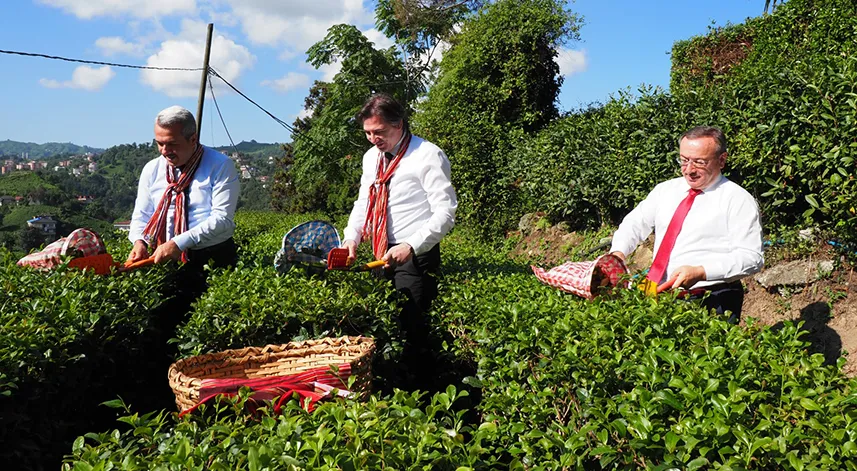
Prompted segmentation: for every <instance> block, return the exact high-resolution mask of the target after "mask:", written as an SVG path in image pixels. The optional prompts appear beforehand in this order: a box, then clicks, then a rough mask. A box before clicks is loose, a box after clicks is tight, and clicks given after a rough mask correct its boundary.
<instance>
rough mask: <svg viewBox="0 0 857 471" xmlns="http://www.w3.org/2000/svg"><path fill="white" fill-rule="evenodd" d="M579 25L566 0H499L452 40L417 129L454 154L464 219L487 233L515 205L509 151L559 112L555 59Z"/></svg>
mask: <svg viewBox="0 0 857 471" xmlns="http://www.w3.org/2000/svg"><path fill="white" fill-rule="evenodd" d="M578 27H579V20H578V18H577V16H576V15H574V14H573V13H571V12H569V11H567V10H565V2H562V1H553V0H533V1H523V2H522V1H499V2H496V3H493V4H490V5H488V6H487V7H485V8H484V9H483V10H482V11H480V12H479V14H477V15H476V17H475V18H472V19H470V20H469V21H467V22H465V23H464V24H463V26H462V30H461V32H460V33H458V34H456V35H455V36H453V37H452V38H451V39H450V44H451V47H450V49H449V50H448V51H447V52H446V53H445V54H444V57H443V61H442V62H441V64H440V72H439V76H438V79H437V82H436V83H435V84H434V85H433V86H432V88H431V90H430V91H429V94H428V98H427V100H426V101H425V102H424V103H422V104H420V114H419V115H418V116H417V119H416V122H417V133H418V134H421V135H422V136H423V137H425V138H427V139H428V140H430V141H432V142H434V143H436V144H438V145H439V146H440V147H441V148H442V149H444V150H445V151H446V152H447V154H448V155H449V157H450V161H451V164H452V178H453V184H454V185H455V188H456V191H457V192H458V196H459V200H460V208H459V212H458V214H459V215H460V219H461V220H462V221H464V222H465V223H467V222H470V223H476V224H479V225H480V227H482V228H483V229H484V230H485V231H486V232H489V233H490V232H495V233H496V232H497V231H498V230H499V229H503V228H505V227H507V226H508V225H509V222H510V218H508V217H507V214H508V212H510V211H516V209H517V208H515V204H514V198H515V190H514V186H513V184H514V182H513V181H512V180H511V179H510V178H509V175H508V174H507V173H506V172H505V168H506V166H507V160H508V155H509V151H510V150H511V148H512V147H513V144H514V143H515V142H516V141H518V140H520V139H524V138H525V137H526V136H527V134H528V133H532V132H535V131H537V130H539V129H541V128H542V127H544V126H545V125H546V124H547V123H549V122H550V121H551V120H552V119H554V118H555V117H556V116H557V109H556V103H555V102H556V98H557V94H558V92H559V87H560V85H561V83H562V81H561V77H560V76H559V67H558V66H557V64H556V62H555V61H554V58H555V57H556V55H557V48H558V47H559V46H560V45H562V44H563V43H564V42H566V41H568V40H571V39H574V38H576V35H577V29H578Z"/></svg>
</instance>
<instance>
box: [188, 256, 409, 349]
mask: <svg viewBox="0 0 857 471" xmlns="http://www.w3.org/2000/svg"><path fill="white" fill-rule="evenodd" d="M396 299H397V298H396V296H395V295H394V293H393V290H392V288H391V286H390V283H389V282H387V281H386V280H379V279H377V278H375V277H373V276H371V275H369V274H368V273H362V274H358V273H346V272H331V273H326V274H325V276H324V277H307V275H306V273H305V272H304V271H303V270H299V269H295V270H292V271H290V272H289V273H288V274H286V275H278V274H277V272H276V270H274V267H273V266H270V265H269V266H266V267H256V268H245V267H243V266H239V267H237V268H236V269H235V270H232V271H223V272H218V273H216V274H214V275H213V276H212V277H211V279H210V280H209V288H208V291H207V292H206V293H205V295H203V297H202V298H200V300H199V301H197V303H196V304H195V306H194V310H193V314H192V316H191V318H190V320H189V321H188V322H187V324H186V325H184V326H183V327H182V328H181V329H180V331H179V332H178V340H179V342H180V344H179V345H180V346H179V351H180V353H181V354H182V356H190V355H198V354H200V353H208V352H216V351H221V350H226V349H230V348H241V347H244V346H248V345H256V346H264V345H268V344H272V343H275V344H280V343H286V342H290V341H292V340H305V339H308V338H321V337H338V336H341V335H369V336H371V337H375V338H376V339H377V340H378V341H379V343H381V345H379V347H382V351H383V350H384V348H386V349H390V348H392V347H391V346H390V336H391V335H393V336H396V329H395V313H396V312H397V311H398V307H397V302H396ZM394 340H395V342H396V344H398V340H399V339H398V338H396V339H394Z"/></svg>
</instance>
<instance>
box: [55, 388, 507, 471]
mask: <svg viewBox="0 0 857 471" xmlns="http://www.w3.org/2000/svg"><path fill="white" fill-rule="evenodd" d="M466 395H467V392H466V391H457V390H456V389H455V388H452V387H450V388H449V389H447V391H446V392H443V393H438V394H435V395H434V396H433V397H431V398H430V400H429V402H428V404H425V403H424V402H423V401H422V400H420V394H419V393H407V392H404V391H396V393H395V394H394V395H392V396H391V397H387V398H377V397H372V398H370V399H369V401H368V402H366V403H361V402H356V401H350V400H348V401H345V400H337V401H335V402H328V403H322V404H321V405H320V406H319V407H318V408H317V409H316V410H315V411H314V412H313V413H311V414H308V413H306V412H304V411H303V410H301V409H300V408H299V407H298V406H297V404H296V403H295V401H292V402H291V403H289V404H287V406H286V407H285V408H284V412H283V414H282V415H280V416H277V417H271V416H269V415H267V414H266V413H265V412H264V411H263V412H262V415H261V417H260V418H259V419H258V420H254V419H251V418H248V417H246V416H245V415H244V411H243V401H241V400H238V401H234V400H233V401H221V402H220V403H219V404H216V405H214V406H212V407H210V408H207V409H209V410H207V411H204V412H207V413H206V414H201V415H191V416H189V417H187V418H185V419H183V420H181V419H179V420H177V419H175V415H174V414H173V415H171V416H167V415H165V414H163V413H161V414H146V415H143V416H139V415H138V414H133V415H128V416H125V417H122V418H121V419H120V421H122V422H125V423H126V424H128V425H129V426H130V429H127V430H126V431H124V432H121V431H119V430H114V431H112V432H106V433H101V434H95V433H91V434H87V435H86V437H80V438H78V439H77V440H76V441H75V443H74V446H73V447H72V455H71V456H69V457H68V458H67V459H66V462H65V464H64V465H63V468H62V469H64V470H69V471H71V470H82V469H116V468H121V469H126V470H129V471H130V470H148V469H159V470H185V469H212V470H228V469H250V470H261V469H283V470H293V469H329V470H334V469H346V470H347V469H350V470H357V469H437V470H463V469H488V468H489V466H490V464H491V461H490V460H491V458H490V456H485V450H484V449H483V448H482V447H481V446H480V442H481V435H482V434H483V433H484V430H485V429H476V430H474V429H472V428H471V427H468V426H467V425H465V424H464V421H463V420H462V416H463V415H464V411H460V410H456V407H455V403H456V401H457V400H458V399H459V398H461V397H464V396H466ZM203 408H204V409H206V406H203ZM491 428H493V425H491V424H486V429H491Z"/></svg>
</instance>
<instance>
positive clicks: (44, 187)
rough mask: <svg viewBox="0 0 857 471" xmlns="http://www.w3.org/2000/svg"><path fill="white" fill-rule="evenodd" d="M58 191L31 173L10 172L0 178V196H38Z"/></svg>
mask: <svg viewBox="0 0 857 471" xmlns="http://www.w3.org/2000/svg"><path fill="white" fill-rule="evenodd" d="M57 191H59V188H57V187H56V185H53V184H51V183H48V182H46V181H44V180H43V179H42V178H41V177H39V176H38V175H37V174H35V173H33V172H26V171H22V172H12V173H10V174H8V175H3V176H0V196H31V195H33V196H40V195H44V194H47V193H55V192H57Z"/></svg>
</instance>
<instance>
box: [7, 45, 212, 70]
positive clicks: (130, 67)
mask: <svg viewBox="0 0 857 471" xmlns="http://www.w3.org/2000/svg"><path fill="white" fill-rule="evenodd" d="M0 54H12V55H18V56H27V57H41V58H43V59H53V60H61V61H66V62H78V63H81V64H94V65H109V66H111V67H124V68H126V69H143V70H172V71H177V70H179V71H186V72H199V71H201V70H203V68H202V67H196V68H185V67H155V66H150V65H131V64H119V63H116V62H102V61H89V60H84V59H73V58H70V57H62V56H51V55H48V54H39V53H35V52H21V51H7V50H5V49H0Z"/></svg>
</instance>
